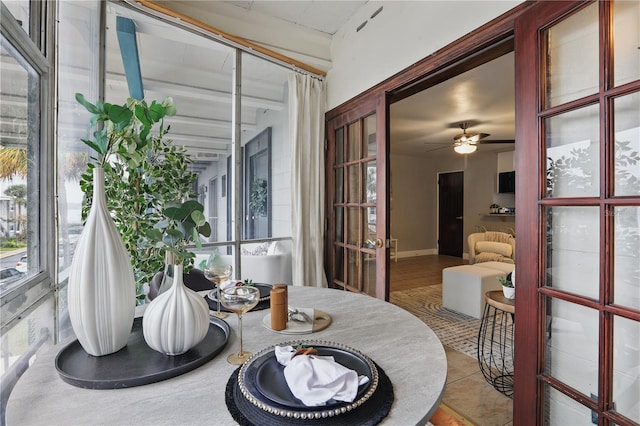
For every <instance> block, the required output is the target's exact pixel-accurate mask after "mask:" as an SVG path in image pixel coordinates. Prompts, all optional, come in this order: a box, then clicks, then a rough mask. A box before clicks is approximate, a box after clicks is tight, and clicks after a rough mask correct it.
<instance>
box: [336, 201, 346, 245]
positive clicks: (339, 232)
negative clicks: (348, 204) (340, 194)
mask: <svg viewBox="0 0 640 426" xmlns="http://www.w3.org/2000/svg"><path fill="white" fill-rule="evenodd" d="M335 212H336V235H335V238H336V241H337V242H343V235H344V222H343V219H344V218H343V215H344V208H343V207H336V209H335Z"/></svg>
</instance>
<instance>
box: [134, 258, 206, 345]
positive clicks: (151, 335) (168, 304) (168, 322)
mask: <svg viewBox="0 0 640 426" xmlns="http://www.w3.org/2000/svg"><path fill="white" fill-rule="evenodd" d="M174 268H175V269H174V275H173V278H174V279H173V285H172V286H171V287H170V288H169V289H168V290H167V291H166V292H164V293H162V294H160V295H158V296H157V297H156V298H155V299H153V301H151V303H149V305H148V306H147V308H146V309H145V311H144V316H143V318H142V333H143V335H144V340H145V341H146V342H147V345H149V347H150V348H152V349H154V350H156V351H158V352H160V353H163V354H166V355H180V354H183V353H185V352H187V351H188V350H189V349H191V348H192V347H194V346H195V345H197V344H198V343H200V342H201V341H202V339H204V337H205V336H206V335H207V331H208V330H209V306H208V305H207V302H206V301H205V300H204V297H202V296H200V295H199V294H198V293H196V292H195V291H193V290H191V289H189V288H187V287H186V286H185V285H184V282H183V279H182V265H175V267H174Z"/></svg>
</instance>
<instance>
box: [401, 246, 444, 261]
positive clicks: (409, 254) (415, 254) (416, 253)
mask: <svg viewBox="0 0 640 426" xmlns="http://www.w3.org/2000/svg"><path fill="white" fill-rule="evenodd" d="M432 254H438V249H435V248H432V249H422V250H407V251H399V252H398V259H402V258H405V257H418V256H428V255H432ZM391 257H393V256H391Z"/></svg>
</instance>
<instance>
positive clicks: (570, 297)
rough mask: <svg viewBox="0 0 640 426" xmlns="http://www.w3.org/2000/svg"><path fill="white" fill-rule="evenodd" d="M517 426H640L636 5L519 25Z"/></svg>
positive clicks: (575, 5) (564, 12)
mask: <svg viewBox="0 0 640 426" xmlns="http://www.w3.org/2000/svg"><path fill="white" fill-rule="evenodd" d="M515 29H516V31H515V34H516V44H515V51H516V93H517V100H516V102H517V106H516V110H517V111H518V115H517V133H518V134H517V137H516V139H517V140H518V141H519V142H520V143H519V146H518V150H517V154H516V156H517V158H516V173H517V174H518V177H517V179H516V185H517V188H516V194H518V197H517V199H516V206H517V211H518V216H517V217H516V228H517V230H518V246H517V247H518V249H517V252H516V259H517V265H518V266H517V269H516V275H517V278H516V282H517V283H518V286H517V288H516V323H515V324H516V332H515V350H516V353H515V394H514V401H515V404H514V421H513V424H516V425H519V424H522V425H524V424H545V425H547V424H548V425H578V424H580V425H588V424H599V425H614V424H616V425H637V424H640V155H639V152H640V60H639V56H638V55H639V51H638V47H639V45H638V40H640V2H637V1H600V2H555V1H553V2H541V3H538V4H536V5H535V6H534V7H533V8H532V9H531V10H530V11H529V12H528V13H527V14H526V15H525V16H523V17H521V18H519V19H518V20H517V21H516V27H515Z"/></svg>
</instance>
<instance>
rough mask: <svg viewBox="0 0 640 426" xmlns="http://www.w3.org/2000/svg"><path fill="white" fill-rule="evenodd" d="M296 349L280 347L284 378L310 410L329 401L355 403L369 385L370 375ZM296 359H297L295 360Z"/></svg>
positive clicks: (329, 357)
mask: <svg viewBox="0 0 640 426" xmlns="http://www.w3.org/2000/svg"><path fill="white" fill-rule="evenodd" d="M294 353H295V349H294V348H293V347H292V346H276V347H275V355H276V359H277V360H278V362H279V363H280V364H282V365H284V366H285V367H284V378H285V380H286V381H287V385H289V390H291V393H292V394H293V396H295V397H296V398H298V399H299V400H300V401H302V402H303V403H304V405H306V406H308V407H315V406H318V405H325V404H326V403H327V401H329V400H331V399H333V400H336V401H346V402H353V400H354V399H355V397H356V395H357V393H358V386H360V385H363V384H365V383H367V382H369V378H368V377H367V376H360V377H358V373H356V372H355V371H353V370H351V369H348V368H347V367H345V366H343V365H341V364H338V363H337V362H336V361H335V360H334V359H333V357H332V356H317V355H298V356H296V357H293V354H294ZM292 357H293V358H292Z"/></svg>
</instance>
